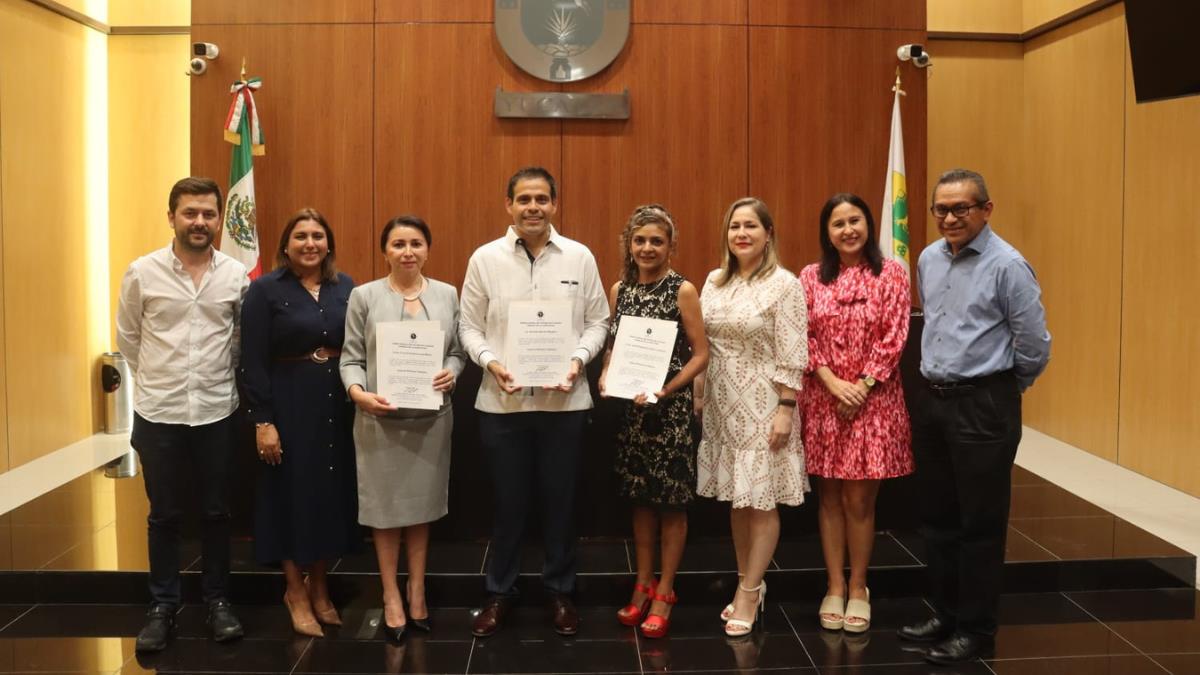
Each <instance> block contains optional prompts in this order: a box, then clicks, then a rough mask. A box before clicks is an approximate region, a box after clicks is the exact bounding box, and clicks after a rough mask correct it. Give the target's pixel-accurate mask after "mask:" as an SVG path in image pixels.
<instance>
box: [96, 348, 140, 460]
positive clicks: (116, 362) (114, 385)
mask: <svg viewBox="0 0 1200 675" xmlns="http://www.w3.org/2000/svg"><path fill="white" fill-rule="evenodd" d="M100 364H101V365H100V388H101V390H103V392H104V431H105V433H109V434H126V433H129V431H130V429H132V428H133V377H132V376H131V374H130V372H129V363H128V362H126V361H125V357H124V356H121V353H120V352H105V353H104V354H102V355H101V356H100ZM137 466H138V465H137V453H136V452H134V450H133V448H130V449H129V450H128V451H127V452H125V453H124V454H123V455H121V456H120V457H117V458H116V459H113V460H112V461H111V462H109V463H108V464H105V465H104V475H105V476H107V477H109V478H132V477H134V476H136V475H137Z"/></svg>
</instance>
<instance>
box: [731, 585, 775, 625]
mask: <svg viewBox="0 0 1200 675" xmlns="http://www.w3.org/2000/svg"><path fill="white" fill-rule="evenodd" d="M738 588H740V589H741V590H742V591H745V592H746V593H753V592H755V591H758V603H757V604H756V605H755V607H754V618H753V619H751V620H749V621H746V620H744V619H738V618H734V617H732V616H731V617H729V620H728V621H726V622H725V634H726V635H728V636H729V637H742V636H745V635H749V634H750V633H751V632H752V631H753V630H754V624H756V623H758V619H759V615H760V614H762V609H763V607H764V606H765V605H766V604H767V582H765V581H764V582H762V583H760V584H759V585H757V586H755V587H754V588H746V587H745V586H743V585H741V584H738Z"/></svg>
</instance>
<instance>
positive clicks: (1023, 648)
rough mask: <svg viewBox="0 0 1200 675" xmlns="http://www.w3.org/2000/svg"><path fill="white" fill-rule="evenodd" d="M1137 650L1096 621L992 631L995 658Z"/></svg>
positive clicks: (1104, 653) (1030, 625) (1129, 651)
mask: <svg viewBox="0 0 1200 675" xmlns="http://www.w3.org/2000/svg"><path fill="white" fill-rule="evenodd" d="M1136 651H1137V650H1135V649H1134V648H1133V647H1131V646H1130V645H1129V643H1128V642H1126V641H1125V640H1123V639H1121V637H1120V636H1118V635H1117V634H1116V633H1114V632H1112V631H1111V630H1109V629H1108V628H1105V627H1104V626H1103V625H1102V624H1100V623H1099V622H1097V621H1088V622H1078V623H1068V624H1054V623H1045V624H1021V625H1003V626H1001V627H1000V630H999V631H998V632H997V634H996V652H995V657H996V658H997V659H1030V658H1044V657H1063V656H1110V655H1118V654H1133V653H1135V652H1136Z"/></svg>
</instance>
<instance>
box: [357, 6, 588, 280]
mask: <svg viewBox="0 0 1200 675" xmlns="http://www.w3.org/2000/svg"><path fill="white" fill-rule="evenodd" d="M375 30H376V50H375V62H376V66H377V71H376V72H377V78H376V83H375V88H376V92H377V93H376V95H377V100H378V101H379V105H378V108H377V111H376V119H375V162H376V181H375V191H374V198H375V205H376V208H375V213H376V217H375V219H374V220H373V221H372V226H371V227H370V228H369V229H368V231H369V232H370V233H371V239H372V243H371V259H372V260H373V261H374V274H375V275H376V276H382V275H383V274H385V273H386V271H387V267H386V265H385V263H384V261H383V259H382V255H381V254H380V253H379V249H378V238H377V237H378V233H379V227H380V226H381V225H382V224H383V223H384V222H385V221H386V220H387V219H389V218H391V217H393V216H396V215H399V214H401V213H415V214H417V215H420V216H421V217H422V218H425V220H426V221H427V222H428V223H429V225H430V227H431V228H432V230H433V233H434V243H433V248H432V251H431V253H432V255H431V257H430V261H429V264H428V267H427V268H426V273H427V274H429V276H431V277H434V278H437V279H441V280H443V281H446V282H449V283H452V284H455V285H460V284H461V282H462V277H463V274H464V273H465V271H466V267H467V260H468V258H470V255H471V253H472V252H473V251H474V250H475V248H476V247H478V246H479V245H480V244H483V243H484V242H487V241H490V240H492V239H495V238H496V237H499V236H502V235H503V234H504V230H505V227H506V226H507V224H508V223H509V222H510V221H509V218H508V214H507V213H506V212H505V210H504V197H505V188H506V187H507V184H508V178H509V176H511V175H512V173H513V172H514V171H515V170H516V169H518V168H520V167H522V166H525V165H529V164H537V165H541V166H544V167H546V168H547V169H549V170H550V171H551V172H552V173H553V174H555V176H560V173H561V172H560V169H561V164H560V158H561V154H562V138H561V134H562V123H561V122H560V121H558V120H512V119H506V120H501V119H498V118H497V117H495V116H494V115H493V113H492V101H493V97H494V95H495V90H496V88H497V87H502V88H503V89H505V90H517V91H552V90H554V89H555V85H552V84H550V83H547V82H541V81H540V80H536V79H534V78H533V77H531V76H529V75H527V74H525V73H524V72H522V71H520V70H518V69H517V67H516V66H514V65H513V64H512V63H511V62H510V61H509V60H508V58H507V57H506V56H505V55H504V53H503V50H502V49H501V48H500V45H499V43H497V42H496V41H495V39H494V37H493V34H492V26H491V24H389V25H379V26H376V28H375ZM433 53H437V54H439V58H438V59H436V60H434V59H430V58H429V55H430V54H433ZM435 62H436V67H433V64H434V63H435ZM450 73H463V74H469V77H448V76H447V75H448V74H450ZM570 194H571V190H569V189H567V188H566V186H564V190H563V194H562V195H560V212H559V213H560V218H559V220H562V219H563V218H562V216H566V214H568V213H569V210H570V204H571V201H572V200H571V198H570V196H569V195H570ZM568 222H569V221H568Z"/></svg>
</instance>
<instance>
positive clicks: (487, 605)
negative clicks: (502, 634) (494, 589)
mask: <svg viewBox="0 0 1200 675" xmlns="http://www.w3.org/2000/svg"><path fill="white" fill-rule="evenodd" d="M508 606H509V601H508V599H507V598H502V597H500V596H492V597H490V598H488V599H487V601H486V602H484V603H483V607H480V608H479V614H477V615H476V616H475V620H474V621H472V622H471V635H474V636H475V637H487V636H489V635H491V634H493V633H495V632H496V631H498V630H500V626H502V625H503V624H504V617H505V616H506V615H507V614H508Z"/></svg>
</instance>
